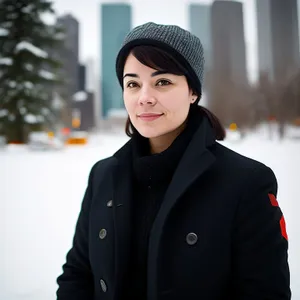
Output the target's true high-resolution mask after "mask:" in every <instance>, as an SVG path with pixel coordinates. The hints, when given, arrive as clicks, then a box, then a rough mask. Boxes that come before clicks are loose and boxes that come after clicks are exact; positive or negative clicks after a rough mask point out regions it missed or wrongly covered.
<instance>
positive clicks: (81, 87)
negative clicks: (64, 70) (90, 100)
mask: <svg viewBox="0 0 300 300" xmlns="http://www.w3.org/2000/svg"><path fill="white" fill-rule="evenodd" d="M78 68H79V70H78V91H86V66H85V65H82V64H80V65H79V66H78Z"/></svg>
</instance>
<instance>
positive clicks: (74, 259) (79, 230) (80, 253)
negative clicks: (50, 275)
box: [56, 165, 96, 300]
mask: <svg viewBox="0 0 300 300" xmlns="http://www.w3.org/2000/svg"><path fill="white" fill-rule="evenodd" d="M95 166H96V165H95ZM95 166H94V167H93V168H92V170H91V172H90V174H89V180H88V185H87V188H86V191H85V195H84V198H83V201H82V205H81V210H80V213H79V217H78V219H77V223H76V227H75V234H74V237H73V243H72V247H71V249H70V250H69V252H68V253H67V256H66V262H65V264H64V265H63V267H62V268H63V273H62V274H61V275H60V276H59V277H58V278H57V284H58V290H57V292H56V295H57V300H92V299H93V293H94V287H93V274H92V271H91V266H90V262H89V249H88V247H89V246H88V235H89V209H90V203H91V200H92V182H93V176H94V169H95Z"/></svg>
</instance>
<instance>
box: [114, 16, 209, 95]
mask: <svg viewBox="0 0 300 300" xmlns="http://www.w3.org/2000/svg"><path fill="white" fill-rule="evenodd" d="M139 45H153V46H158V47H162V48H163V49H165V50H167V51H171V52H172V54H173V55H174V57H175V58H176V59H177V60H178V61H179V62H180V63H183V64H184V65H185V66H187V69H188V70H189V72H190V73H192V77H194V79H196V81H197V84H198V85H199V88H200V90H201V88H202V83H203V72H204V55H203V46H202V44H201V41H200V39H199V38H198V37H196V36H195V35H193V34H191V33H190V32H189V31H187V30H184V29H182V28H181V27H179V26H176V25H162V24H155V23H153V22H149V23H145V24H143V25H140V26H137V27H135V28H134V29H133V30H131V31H130V32H129V33H128V34H127V36H126V37H125V40H124V42H123V45H122V48H121V49H120V51H119V53H118V56H117V61H116V69H117V73H118V68H124V64H125V60H126V58H127V56H128V54H129V53H130V50H131V49H132V48H134V47H135V46H139ZM119 81H120V78H119ZM120 84H121V82H120Z"/></svg>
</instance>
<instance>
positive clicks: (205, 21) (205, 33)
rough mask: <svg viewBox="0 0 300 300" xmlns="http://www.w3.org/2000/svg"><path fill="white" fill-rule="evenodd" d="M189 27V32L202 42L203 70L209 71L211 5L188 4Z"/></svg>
mask: <svg viewBox="0 0 300 300" xmlns="http://www.w3.org/2000/svg"><path fill="white" fill-rule="evenodd" d="M189 27H190V31H191V33H192V34H194V35H195V36H197V37H198V38H199V39H200V40H201V42H202V45H203V50H204V58H205V72H209V70H211V69H212V40H211V6H210V5H205V4H197V3H192V4H190V5H189ZM204 77H205V75H204ZM204 80H205V78H204Z"/></svg>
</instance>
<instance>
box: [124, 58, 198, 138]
mask: <svg viewBox="0 0 300 300" xmlns="http://www.w3.org/2000/svg"><path fill="white" fill-rule="evenodd" d="M123 85H124V93H123V97H124V102H125V107H126V110H127V112H128V115H129V118H130V120H131V122H132V124H133V126H134V127H135V128H136V130H137V131H138V132H139V133H140V134H141V135H142V136H144V137H146V138H157V137H160V136H164V135H168V134H172V132H176V131H178V128H180V127H181V125H182V124H183V123H184V122H185V120H186V118H187V115H188V112H189V108H190V104H191V103H193V102H194V101H195V100H196V98H197V96H196V95H194V94H193V93H192V91H191V90H190V89H189V87H188V83H187V80H186V77H185V76H178V75H173V74H168V73H163V72H161V71H157V70H155V69H152V68H149V67H147V66H145V65H143V64H142V63H140V62H139V61H138V60H137V59H136V58H135V57H134V56H133V55H132V54H130V55H129V56H128V58H127V61H126V63H125V66H124V74H123Z"/></svg>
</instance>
